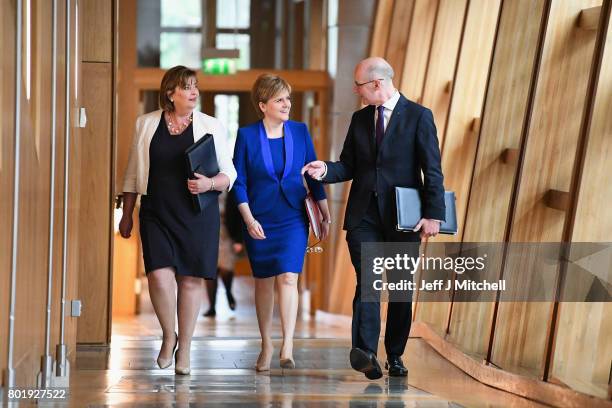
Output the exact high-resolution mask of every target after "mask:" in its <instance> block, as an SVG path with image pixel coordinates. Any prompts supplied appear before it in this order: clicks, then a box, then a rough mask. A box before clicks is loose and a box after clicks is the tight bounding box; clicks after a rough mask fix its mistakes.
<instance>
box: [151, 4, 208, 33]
mask: <svg viewBox="0 0 612 408" xmlns="http://www.w3.org/2000/svg"><path fill="white" fill-rule="evenodd" d="M161 26H162V27H198V28H199V27H201V26H202V1H201V0H181V1H180V2H177V1H176V0H161Z"/></svg>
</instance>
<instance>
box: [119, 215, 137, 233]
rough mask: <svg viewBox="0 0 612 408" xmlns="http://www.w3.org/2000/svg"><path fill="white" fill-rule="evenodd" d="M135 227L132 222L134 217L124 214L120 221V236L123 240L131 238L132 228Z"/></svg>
mask: <svg viewBox="0 0 612 408" xmlns="http://www.w3.org/2000/svg"><path fill="white" fill-rule="evenodd" d="M133 226H134V221H133V220H132V215H131V214H127V213H123V216H121V221H119V234H121V237H123V238H129V237H130V235H131V234H132V227H133Z"/></svg>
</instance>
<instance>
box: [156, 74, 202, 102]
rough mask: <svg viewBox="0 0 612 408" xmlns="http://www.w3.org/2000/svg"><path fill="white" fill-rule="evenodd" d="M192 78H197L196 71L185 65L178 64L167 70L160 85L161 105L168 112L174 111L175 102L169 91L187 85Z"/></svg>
mask: <svg viewBox="0 0 612 408" xmlns="http://www.w3.org/2000/svg"><path fill="white" fill-rule="evenodd" d="M191 78H197V75H196V72H195V71H194V70H192V69H189V68H187V67H185V66H183V65H177V66H175V67H172V68H170V69H169V70H168V71H166V73H165V74H164V77H163V78H162V80H161V84H160V85H159V107H160V108H162V109H163V110H165V111H166V112H174V103H173V102H172V101H171V100H170V97H169V96H168V93H172V92H174V90H175V89H176V87H177V86H178V87H184V86H187V85H188V84H189V80H190V79H191Z"/></svg>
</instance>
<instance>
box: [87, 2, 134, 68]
mask: <svg viewBox="0 0 612 408" xmlns="http://www.w3.org/2000/svg"><path fill="white" fill-rule="evenodd" d="M79 8H80V10H81V14H82V16H83V17H82V21H83V30H82V39H83V54H82V58H81V59H82V60H83V61H87V62H111V61H112V57H113V31H112V27H113V2H112V1H97V0H80V1H79ZM134 23H136V22H134Z"/></svg>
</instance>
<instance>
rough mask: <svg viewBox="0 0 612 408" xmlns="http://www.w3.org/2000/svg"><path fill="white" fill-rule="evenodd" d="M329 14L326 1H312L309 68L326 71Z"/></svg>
mask: <svg viewBox="0 0 612 408" xmlns="http://www.w3.org/2000/svg"><path fill="white" fill-rule="evenodd" d="M326 25H327V13H326V8H325V2H324V0H311V1H310V27H309V30H308V36H309V38H308V46H309V51H308V68H309V69H315V70H324V69H325V67H326V66H327V30H322V29H321V28H322V27H325V26H326Z"/></svg>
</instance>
